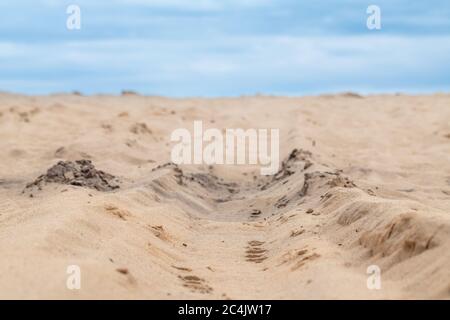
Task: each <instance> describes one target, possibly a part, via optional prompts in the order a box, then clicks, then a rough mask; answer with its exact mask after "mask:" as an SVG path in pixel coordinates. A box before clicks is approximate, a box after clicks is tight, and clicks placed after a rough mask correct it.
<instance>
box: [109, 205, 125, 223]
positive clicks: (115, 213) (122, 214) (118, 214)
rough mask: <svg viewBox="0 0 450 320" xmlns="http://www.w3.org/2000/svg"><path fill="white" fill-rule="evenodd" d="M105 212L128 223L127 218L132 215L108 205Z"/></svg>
mask: <svg viewBox="0 0 450 320" xmlns="http://www.w3.org/2000/svg"><path fill="white" fill-rule="evenodd" d="M105 210H106V212H108V213H110V214H112V215H113V216H115V217H117V218H119V219H122V220H124V221H127V218H128V217H130V216H131V214H130V213H129V212H128V211H126V210H122V209H119V208H117V207H116V206H113V205H106V206H105Z"/></svg>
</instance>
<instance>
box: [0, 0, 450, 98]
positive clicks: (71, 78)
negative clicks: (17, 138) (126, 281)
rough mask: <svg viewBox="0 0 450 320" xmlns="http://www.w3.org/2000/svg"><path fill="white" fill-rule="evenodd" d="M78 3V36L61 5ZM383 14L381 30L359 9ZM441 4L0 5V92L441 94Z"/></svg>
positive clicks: (447, 80)
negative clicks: (371, 26)
mask: <svg viewBox="0 0 450 320" xmlns="http://www.w3.org/2000/svg"><path fill="white" fill-rule="evenodd" d="M70 4H76V5H79V6H80V8H81V29H80V30H72V31H70V30H68V29H67V28H66V19H67V17H68V15H67V14H66V8H67V6H68V5H70ZM371 4H375V5H378V6H379V7H380V8H381V23H382V28H381V30H376V31H371V30H368V29H367V27H366V19H367V14H366V9H367V7H368V6H369V5H371ZM449 71H450V2H449V1H448V0H434V1H419V0H412V1H411V0H409V1H407V0H371V1H361V0H334V1H331V0H308V1H301V0H109V1H108V0H104V1H100V0H99V1H95V0H72V1H65V0H16V1H2V2H1V3H0V90H1V91H13V92H20V93H27V94H48V93H54V92H70V91H74V90H76V91H81V92H83V93H85V94H94V93H119V92H120V91H121V90H123V89H127V90H135V91H138V92H141V93H143V94H157V95H166V96H174V97H183V96H207V97H211V96H238V95H244V94H245V95H247V94H256V93H263V94H277V95H304V94H319V93H327V92H339V91H356V92H361V93H378V92H387V93H393V92H407V93H429V92H440V91H445V92H449V91H450V72H449Z"/></svg>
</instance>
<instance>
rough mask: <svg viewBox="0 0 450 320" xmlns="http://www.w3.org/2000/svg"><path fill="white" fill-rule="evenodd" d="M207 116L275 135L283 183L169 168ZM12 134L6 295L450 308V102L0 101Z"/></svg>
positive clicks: (5, 175)
mask: <svg viewBox="0 0 450 320" xmlns="http://www.w3.org/2000/svg"><path fill="white" fill-rule="evenodd" d="M195 120H202V121H203V123H204V126H206V127H210V128H219V129H223V128H244V129H246V128H279V129H280V156H281V160H284V163H283V166H282V168H281V170H280V172H279V173H278V174H277V175H275V176H261V175H260V173H259V167H258V166H230V165H228V166H227V165H213V166H207V165H180V166H176V165H173V164H167V163H169V162H170V151H171V148H172V147H173V145H174V144H173V143H172V142H171V141H170V134H171V132H172V131H173V130H175V129H177V128H188V129H191V128H192V125H193V122H194V121H195ZM0 137H1V139H0V148H1V150H2V157H1V158H0V253H1V256H0V262H1V263H0V298H2V299H11V298H20V299H23V298H24V299H35V298H42V299H103V298H105V299H414V298H418V299H430V298H438V299H448V298H450V267H449V266H450V95H446V94H435V95H429V96H407V95H401V94H398V95H373V96H359V95H356V94H339V95H323V96H316V97H301V98H285V97H271V96H255V97H240V98H226V99H225V98H224V99H200V98H198V99H195V98H189V99H168V98H163V97H145V96H139V95H135V94H126V95H122V96H106V95H105V96H103V95H99V96H90V97H85V96H81V95H76V94H73V95H69V94H61V95H51V96H21V95H15V94H6V93H2V94H0ZM76 160H90V161H91V162H90V164H89V162H85V164H83V165H80V166H85V167H86V166H89V165H91V166H93V167H92V168H91V169H89V168H88V169H83V168H81V169H80V168H79V170H81V171H83V170H84V171H83V172H87V175H89V176H90V177H91V178H92V179H93V180H92V181H90V182H89V183H87V184H84V182H83V181H85V180H83V179H84V178H83V179H81V180H80V181H77V182H76V183H75V184H79V185H68V184H64V183H59V182H58V181H60V180H61V179H62V180H61V181H63V180H64V179H66V178H67V181H72V182H73V181H74V179H75V180H76V176H77V174H78V173H77V174H75V175H73V172H72V171H73V170H75V169H70V170H72V171H71V172H69V174H66V173H65V175H63V176H59V175H58V172H56V173H54V176H52V177H53V178H52V179H53V180H52V179H50V178H49V176H48V175H47V176H45V174H46V172H47V170H48V169H49V168H51V167H52V166H54V165H55V164H57V163H58V162H59V161H71V162H72V164H74V161H76ZM65 164H67V163H65ZM65 164H64V165H65ZM94 167H95V168H94ZM57 169H58V168H56V169H54V171H57ZM58 170H59V169H58ZM76 170H78V169H76ZM95 170H101V171H102V172H101V173H99V172H98V171H95ZM103 174H104V175H103ZM41 175H44V176H42V177H41V179H40V180H38V181H37V182H36V179H37V178H38V177H39V176H41ZM61 177H62V178H61ZM105 177H106V178H105ZM58 179H60V180H58ZM95 179H96V180H95ZM33 182H36V183H35V184H30V183H33ZM97 182H98V183H100V184H97ZM27 185H28V187H27ZM96 186H97V189H98V190H97V189H96ZM71 265H76V266H79V267H80V270H81V288H80V289H79V290H70V289H68V287H67V279H68V277H69V274H68V273H67V268H68V266H71ZM370 266H375V268H379V270H380V271H381V273H380V280H381V288H379V289H376V288H375V289H374V288H369V287H370V286H369V287H368V285H367V282H368V279H371V278H370V277H371V275H370V274H368V273H367V270H368V268H369V270H372V269H371V268H373V267H370Z"/></svg>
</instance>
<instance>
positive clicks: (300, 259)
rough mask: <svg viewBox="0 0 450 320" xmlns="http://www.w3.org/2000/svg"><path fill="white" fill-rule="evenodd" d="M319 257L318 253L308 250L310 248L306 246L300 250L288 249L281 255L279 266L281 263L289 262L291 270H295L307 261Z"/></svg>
mask: <svg viewBox="0 0 450 320" xmlns="http://www.w3.org/2000/svg"><path fill="white" fill-rule="evenodd" d="M319 257H320V255H319V254H317V253H315V252H313V251H312V252H310V250H308V249H306V248H304V249H300V250H289V251H288V252H286V253H285V254H284V255H283V256H282V257H281V263H280V264H279V266H281V265H283V264H290V265H291V271H295V270H297V269H299V268H301V267H303V266H304V265H305V264H306V263H307V262H309V261H312V260H315V259H317V258H319Z"/></svg>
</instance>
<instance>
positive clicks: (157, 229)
mask: <svg viewBox="0 0 450 320" xmlns="http://www.w3.org/2000/svg"><path fill="white" fill-rule="evenodd" d="M149 227H150V230H151V231H152V233H153V234H154V235H155V236H156V237H157V238H159V239H161V240H163V241H170V236H169V234H168V233H167V231H166V230H165V229H164V227H163V226H149Z"/></svg>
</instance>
